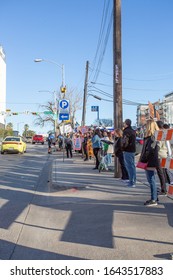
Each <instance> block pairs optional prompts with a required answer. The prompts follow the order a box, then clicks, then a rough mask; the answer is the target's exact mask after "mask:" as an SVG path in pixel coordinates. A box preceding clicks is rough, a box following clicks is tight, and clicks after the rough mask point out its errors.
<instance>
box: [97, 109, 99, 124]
mask: <svg viewBox="0 0 173 280" xmlns="http://www.w3.org/2000/svg"><path fill="white" fill-rule="evenodd" d="M97 120H98V125H99V106H97Z"/></svg>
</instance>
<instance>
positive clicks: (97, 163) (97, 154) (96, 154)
mask: <svg viewBox="0 0 173 280" xmlns="http://www.w3.org/2000/svg"><path fill="white" fill-rule="evenodd" d="M99 151H100V148H94V149H93V153H94V156H95V159H96V166H95V167H96V168H98V167H99Z"/></svg>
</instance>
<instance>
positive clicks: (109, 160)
mask: <svg viewBox="0 0 173 280" xmlns="http://www.w3.org/2000/svg"><path fill="white" fill-rule="evenodd" d="M106 161H107V165H110V164H111V163H112V154H107V155H106Z"/></svg>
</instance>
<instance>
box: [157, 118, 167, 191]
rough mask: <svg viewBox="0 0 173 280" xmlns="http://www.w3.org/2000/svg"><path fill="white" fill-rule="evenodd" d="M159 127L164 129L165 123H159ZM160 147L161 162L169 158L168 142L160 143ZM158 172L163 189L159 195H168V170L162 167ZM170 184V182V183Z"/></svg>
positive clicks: (159, 167) (158, 168)
mask: <svg viewBox="0 0 173 280" xmlns="http://www.w3.org/2000/svg"><path fill="white" fill-rule="evenodd" d="M157 125H158V127H159V129H163V122H162V121H160V120H159V121H157ZM158 146H159V160H160V161H161V159H162V158H167V156H168V149H167V146H166V141H159V142H158ZM156 170H157V175H158V177H159V181H160V187H161V192H160V193H159V194H160V195H166V194H167V189H166V183H167V182H168V178H169V177H168V175H167V170H166V168H162V167H161V165H160V164H159V166H158V167H157V168H156ZM168 183H170V182H168Z"/></svg>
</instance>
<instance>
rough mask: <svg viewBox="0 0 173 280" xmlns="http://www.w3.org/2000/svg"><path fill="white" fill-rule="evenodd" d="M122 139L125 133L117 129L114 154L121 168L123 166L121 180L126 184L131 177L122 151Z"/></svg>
mask: <svg viewBox="0 0 173 280" xmlns="http://www.w3.org/2000/svg"><path fill="white" fill-rule="evenodd" d="M122 137H123V132H122V130H121V129H120V128H117V129H115V144H114V152H115V156H116V157H117V158H118V160H119V163H120V166H121V173H122V176H121V179H122V180H123V181H124V182H127V181H128V182H129V175H128V172H127V169H126V167H125V163H124V155H123V151H122Z"/></svg>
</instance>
